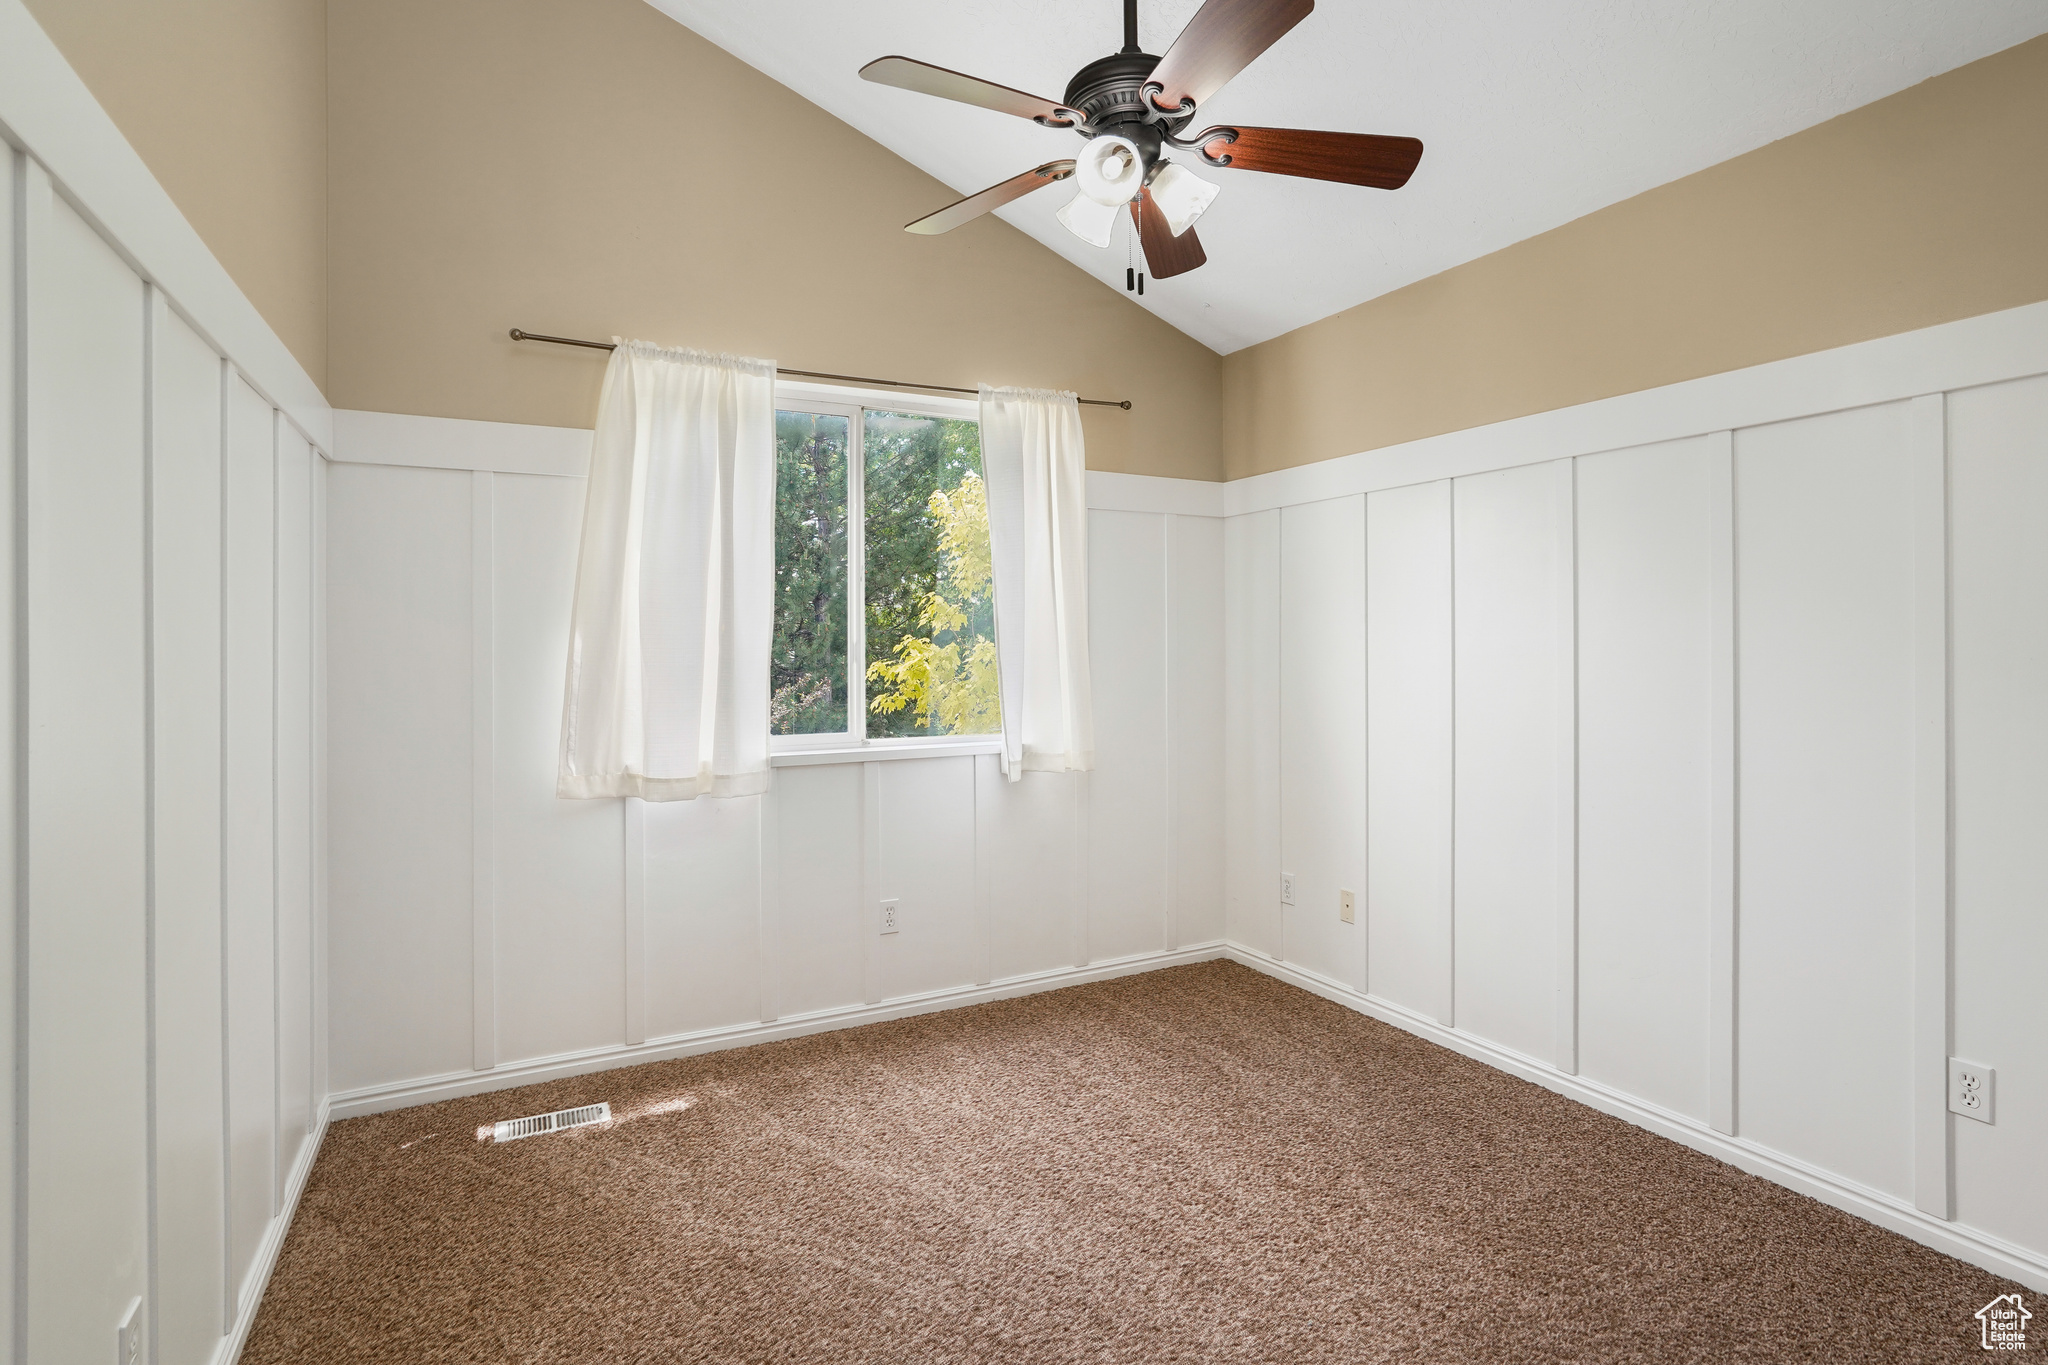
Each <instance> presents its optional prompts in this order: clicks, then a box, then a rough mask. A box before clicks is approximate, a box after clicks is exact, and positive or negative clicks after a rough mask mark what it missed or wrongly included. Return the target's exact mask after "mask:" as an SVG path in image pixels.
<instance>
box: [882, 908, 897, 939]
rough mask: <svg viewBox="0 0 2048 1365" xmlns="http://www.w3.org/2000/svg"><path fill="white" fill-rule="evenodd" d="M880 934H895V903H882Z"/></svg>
mask: <svg viewBox="0 0 2048 1365" xmlns="http://www.w3.org/2000/svg"><path fill="white" fill-rule="evenodd" d="M882 932H883V933H885V934H893V933H895V932H896V902H895V901H883V902H882Z"/></svg>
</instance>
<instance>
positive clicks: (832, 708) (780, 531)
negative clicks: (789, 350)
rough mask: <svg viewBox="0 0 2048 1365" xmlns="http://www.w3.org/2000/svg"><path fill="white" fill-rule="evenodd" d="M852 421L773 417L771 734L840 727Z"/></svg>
mask: <svg viewBox="0 0 2048 1365" xmlns="http://www.w3.org/2000/svg"><path fill="white" fill-rule="evenodd" d="M851 426H852V422H851V421H850V420H849V419H847V418H845V417H832V416H827V415H824V414H821V413H812V412H778V413H776V414H775V642H774V644H773V646H772V653H771V654H770V655H769V664H768V686H769V688H770V689H771V691H770V693H769V698H768V730H769V733H771V734H777V735H818V734H836V733H838V732H840V731H843V730H845V729H846V706H847V691H846V585H847V564H846V550H847V542H846V454H847V443H848V442H847V433H848V429H849V428H850V427H851Z"/></svg>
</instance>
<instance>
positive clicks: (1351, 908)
mask: <svg viewBox="0 0 2048 1365" xmlns="http://www.w3.org/2000/svg"><path fill="white" fill-rule="evenodd" d="M1337 918H1338V919H1340V920H1343V921H1344V922H1345V923H1346V924H1356V923H1358V896H1357V894H1356V893H1355V892H1351V891H1339V892H1338V893H1337Z"/></svg>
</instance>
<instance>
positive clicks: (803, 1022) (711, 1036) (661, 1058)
mask: <svg viewBox="0 0 2048 1365" xmlns="http://www.w3.org/2000/svg"><path fill="white" fill-rule="evenodd" d="M1229 952H1230V946H1229V945H1228V944H1226V943H1223V942H1221V941H1217V942H1213V943H1198V944H1196V945H1194V946H1193V947H1190V948H1181V949H1177V950H1175V951H1173V952H1159V953H1140V954H1138V955H1136V956H1134V957H1123V958H1115V959H1112V960H1110V961H1106V962H1095V963H1091V964H1089V965H1088V966H1086V967H1063V968H1060V969H1059V970H1057V971H1050V972H1038V973H1035V974H1033V975H1030V976H1014V977H1010V978H1008V979H1006V980H1003V981H996V982H992V983H990V984H989V985H986V986H958V987H954V988H952V989H950V990H942V991H930V992H927V993H925V994H922V995H906V996H899V997H897V998H896V999H894V1000H884V1001H882V1002H881V1003H880V1004H878V1005H848V1006H844V1007H842V1008H839V1009H829V1010H819V1011H817V1012H815V1013H812V1014H798V1015H792V1016H790V1017H789V1018H787V1019H774V1020H768V1021H766V1022H763V1023H758V1024H731V1025H727V1026H726V1027H723V1028H712V1029H702V1030H699V1031H698V1032H695V1033H678V1034H672V1035H670V1036H669V1037H666V1038H650V1039H649V1040H648V1041H646V1042H645V1043H642V1044H640V1045H638V1046H635V1047H628V1046H623V1045H621V1046H615V1047H604V1048H592V1049H590V1050H588V1051H585V1052H568V1053H561V1054H558V1055H556V1056H553V1057H537V1058H534V1059H533V1060H531V1061H524V1062H510V1063H507V1064H505V1065H503V1066H497V1067H493V1068H492V1069H490V1070H489V1071H460V1072H454V1073H450V1074H448V1075H442V1076H431V1077H427V1078H425V1079H423V1080H417V1081H404V1082H401V1083H399V1084H397V1085H380V1086H370V1087H366V1088H364V1089H361V1090H350V1091H347V1092H344V1093H342V1094H338V1095H335V1096H333V1097H332V1098H331V1099H330V1100H329V1102H328V1103H329V1106H330V1112H331V1113H332V1114H333V1116H334V1117H335V1118H337V1119H346V1118H356V1117H358V1116H360V1115H363V1114H379V1113H383V1112H384V1111H386V1110H390V1109H409V1108H411V1107H413V1106H414V1105H420V1104H436V1103H438V1102H440V1101H442V1100H452V1099H460V1098H462V1097H463V1096H465V1095H482V1094H485V1093H488V1092H489V1091H493V1090H510V1089H512V1088H513V1087H515V1086H521V1085H534V1084H536V1083H538V1082H540V1081H553V1080H560V1079H561V1078H563V1077H565V1076H587V1075H589V1074H591V1073H592V1072H597V1071H610V1070H612V1069H614V1068H616V1067H622V1066H639V1065H640V1064H642V1063H643V1062H665V1061H669V1060H671V1059H673V1058H676V1057H694V1056H697V1055H698V1054H699V1053H704V1052H720V1051H723V1050H724V1049H726V1048H734V1047H749V1046H751V1045H753V1044H755V1043H772V1042H776V1041H779V1040H780V1039H784V1038H801V1037H803V1036H804V1035H805V1034H810V1033H828V1032H831V1031H832V1030H834V1029H846V1028H859V1027H860V1026H861V1025H862V1024H879V1023H882V1022H884V1021H885V1020H889V1019H904V1018H908V1017H909V1016H911V1015H913V1014H930V1013H933V1012H934V1011H937V1010H950V1009H959V1008H960V1007H962V1006H964V1005H981V1004H986V1003H988V1002H989V1001H991V1000H1010V999H1014V998H1015V997H1017V996H1020V995H1035V994H1037V993H1038V992H1040V991H1056V990H1059V989H1060V988H1061V987H1063V986H1081V985H1085V984H1087V983H1088V982H1090V981H1107V980H1109V979H1110V978H1112V977H1118V976H1133V975H1135V974H1137V973H1139V972H1152V971H1158V970H1159V969H1160V968H1162V967H1178V966H1181V965H1183V964H1185V963H1190V962H1209V961H1213V960H1214V959H1216V958H1219V957H1225V956H1228V955H1229Z"/></svg>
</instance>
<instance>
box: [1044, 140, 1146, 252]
mask: <svg viewBox="0 0 2048 1365" xmlns="http://www.w3.org/2000/svg"><path fill="white" fill-rule="evenodd" d="M1074 184H1075V185H1077V186H1078V187H1079V188H1080V190H1081V192H1080V193H1079V194H1077V195H1075V196H1074V202H1073V203H1071V204H1069V205H1067V206H1066V207H1065V208H1063V209H1061V210H1060V212H1059V219H1060V222H1061V223H1062V224H1064V225H1065V226H1066V229H1067V231H1069V232H1071V233H1073V234H1074V235H1075V236H1076V237H1079V238H1080V239H1081V240H1082V241H1084V242H1086V243H1088V245H1090V246H1108V245H1109V237H1110V234H1111V233H1112V232H1114V231H1115V230H1116V214H1117V210H1118V209H1120V208H1122V207H1123V206H1124V205H1125V204H1128V203H1130V202H1131V200H1132V198H1134V197H1135V196H1136V195H1137V193H1138V191H1139V190H1140V189H1141V188H1143V186H1144V184H1145V158H1144V157H1143V156H1142V155H1141V154H1140V153H1139V151H1138V144H1137V143H1135V142H1133V141H1131V140H1130V139H1129V138H1127V137H1118V136H1116V135H1115V134H1114V133H1109V134H1105V135H1103V136H1102V137H1097V138H1090V139H1089V140H1088V145H1087V146H1085V147H1083V148H1082V149H1081V155H1079V156H1077V157H1075V158H1074Z"/></svg>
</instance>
